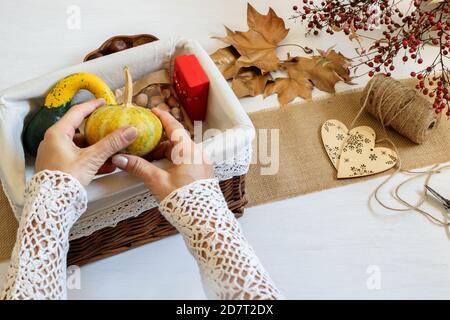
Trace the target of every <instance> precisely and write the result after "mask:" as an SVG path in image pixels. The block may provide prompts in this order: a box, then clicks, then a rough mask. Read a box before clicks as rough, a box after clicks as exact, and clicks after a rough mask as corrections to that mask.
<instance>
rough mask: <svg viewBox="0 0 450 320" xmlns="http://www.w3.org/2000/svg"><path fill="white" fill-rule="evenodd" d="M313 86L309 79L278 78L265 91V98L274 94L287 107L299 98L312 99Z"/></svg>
mask: <svg viewBox="0 0 450 320" xmlns="http://www.w3.org/2000/svg"><path fill="white" fill-rule="evenodd" d="M312 90H313V85H312V83H311V82H310V81H309V80H308V79H291V78H277V79H275V81H271V82H269V84H267V86H266V89H265V91H264V98H265V97H268V96H270V95H272V94H274V93H276V94H278V100H279V101H280V103H281V104H283V105H285V104H288V103H289V102H291V101H292V100H294V99H295V98H297V97H302V98H304V99H311V97H312Z"/></svg>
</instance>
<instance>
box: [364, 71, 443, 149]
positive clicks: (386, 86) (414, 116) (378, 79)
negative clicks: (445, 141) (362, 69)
mask: <svg viewBox="0 0 450 320" xmlns="http://www.w3.org/2000/svg"><path fill="white" fill-rule="evenodd" d="M361 105H362V106H363V107H364V106H365V109H366V110H367V111H368V112H369V113H371V114H372V115H373V116H375V117H376V118H377V119H378V120H379V121H380V122H381V124H382V125H383V127H391V128H393V129H394V130H395V131H397V132H398V133H400V134H401V135H402V136H405V137H407V138H408V139H410V140H411V141H413V142H415V143H418V144H420V143H423V142H425V141H426V140H427V139H428V138H429V136H430V134H431V133H432V131H433V130H434V129H435V128H436V127H437V125H438V123H439V116H438V115H437V114H436V112H435V111H434V109H433V106H432V104H431V102H430V101H428V100H427V99H425V98H424V97H423V96H422V95H420V94H419V93H418V92H417V91H416V90H415V89H412V88H410V87H407V86H405V85H403V84H402V83H401V82H399V81H397V80H394V79H392V78H391V77H387V76H385V75H382V74H379V75H376V76H375V77H373V78H372V80H370V81H369V83H368V84H367V86H366V88H365V89H364V91H363V94H362V96H361Z"/></svg>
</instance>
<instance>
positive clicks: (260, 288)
mask: <svg viewBox="0 0 450 320" xmlns="http://www.w3.org/2000/svg"><path fill="white" fill-rule="evenodd" d="M159 209H160V211H161V213H162V214H163V215H164V217H165V218H166V219H167V220H168V221H169V222H170V223H171V224H172V225H173V226H175V227H176V228H177V230H178V231H179V232H180V233H181V234H182V235H183V237H184V240H185V242H186V245H187V247H188V249H189V251H190V252H191V254H192V255H193V256H194V258H195V259H196V260H197V263H198V265H199V268H200V273H201V276H202V281H203V286H204V288H205V291H206V294H207V295H208V297H210V298H219V299H279V298H281V297H282V296H281V294H280V292H279V291H278V289H277V288H276V287H275V285H274V283H273V282H272V280H271V279H270V277H269V275H268V273H267V272H266V271H265V270H264V267H263V266H262V264H261V262H260V261H259V259H258V257H257V256H256V255H255V253H254V251H253V249H252V247H251V246H250V244H249V243H248V241H247V240H246V239H245V237H244V235H243V233H242V231H241V228H240V226H239V224H238V222H237V220H236V218H235V217H234V215H233V213H232V212H231V211H230V210H229V209H228V206H227V203H226V201H225V199H224V197H223V194H222V192H221V190H220V187H219V182H218V180H217V179H208V180H200V181H196V182H194V183H191V184H189V185H187V186H184V187H182V188H180V189H178V190H175V191H174V192H172V193H171V194H170V195H169V196H167V197H166V198H165V199H164V200H163V201H162V202H161V203H160V205H159Z"/></svg>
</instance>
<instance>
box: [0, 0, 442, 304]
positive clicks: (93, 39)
mask: <svg viewBox="0 0 450 320" xmlns="http://www.w3.org/2000/svg"><path fill="white" fill-rule="evenodd" d="M299 2H301V1H296V0H285V1H275V0H272V1H270V0H253V1H252V4H253V5H254V6H255V7H256V8H257V9H258V10H260V11H263V10H264V11H265V10H267V7H268V6H269V5H271V6H272V7H273V8H274V9H275V10H276V11H277V12H278V13H279V15H280V16H282V17H286V18H287V17H289V16H290V15H291V13H292V12H291V8H292V6H293V5H294V4H298V3H299ZM73 5H75V6H78V8H79V9H80V12H81V24H80V29H70V28H67V20H68V18H69V15H70V14H68V13H67V12H68V10H69V13H70V12H74V11H71V10H72V9H73V8H72V7H71V6H73ZM245 9H246V1H243V0H227V1H223V0H167V1H157V0H129V1H121V2H119V1H114V2H113V1H106V0H97V1H88V0H70V1H69V0H61V1H51V0H45V1H44V0H42V1H32V0H24V1H20V2H18V1H13V0H2V1H1V2H0V30H1V31H0V43H1V46H0V47H1V51H0V72H1V75H0V89H3V88H6V87H9V86H12V85H14V84H17V83H19V82H22V81H25V80H27V79H31V78H34V77H37V76H39V75H42V74H44V73H47V72H50V71H53V70H57V69H59V68H62V67H65V66H68V65H71V64H76V63H78V62H80V61H81V60H82V58H83V57H84V54H85V53H87V52H89V51H91V50H92V49H94V48H96V47H97V46H98V45H99V44H100V43H101V42H103V40H105V39H107V38H109V37H110V36H112V35H116V34H138V33H152V34H155V35H157V36H158V37H160V38H167V37H170V36H183V37H189V38H193V39H196V40H198V41H199V42H200V43H201V44H202V45H203V46H204V47H205V48H206V49H207V50H208V51H209V52H212V51H214V50H215V49H217V48H218V47H219V46H221V44H220V43H219V42H218V41H216V40H213V39H211V38H210V37H211V36H214V35H223V34H224V29H223V25H224V24H225V25H227V26H229V27H231V28H233V29H244V28H245ZM75 10H77V9H75ZM69 22H70V21H69ZM288 25H289V26H290V27H291V28H292V31H291V33H290V35H289V37H288V39H287V41H286V42H289V43H299V44H302V45H307V46H309V47H311V48H322V49H326V48H327V47H329V46H331V45H336V49H337V50H339V51H342V52H343V53H344V54H346V55H347V56H354V50H353V47H352V46H351V45H350V44H349V42H348V41H347V40H346V39H345V38H344V37H341V36H339V35H338V36H335V37H332V38H330V37H327V36H325V35H323V36H320V37H317V38H308V39H305V37H304V30H303V28H302V27H301V26H300V25H297V24H295V23H294V22H293V21H288ZM432 51H433V49H432V48H430V49H429V50H428V52H429V53H428V56H429V57H431V56H432ZM285 52H286V50H285ZM291 52H292V53H298V52H296V51H295V49H292V51H291ZM280 53H283V52H280ZM411 70H412V69H411V67H410V65H405V66H402V65H399V67H397V70H396V72H395V73H394V76H395V77H398V78H401V77H407V75H408V74H409V72H410V71H411ZM365 81H367V79H365V78H361V79H358V83H359V85H363V84H364V83H365ZM348 88H349V87H348V86H346V85H338V89H339V90H345V89H348ZM317 95H321V93H317ZM242 103H243V105H244V107H245V108H246V110H247V111H249V112H250V111H255V110H259V109H262V108H265V107H273V106H275V105H277V101H276V99H275V98H268V99H266V100H263V99H262V98H259V97H258V98H252V99H243V100H242ZM299 165H301V164H299ZM449 178H450V173H448V172H447V173H444V174H442V175H440V176H439V177H436V178H433V180H432V185H433V186H434V187H436V188H437V189H438V190H442V191H443V192H447V193H448V195H449V196H450V190H449V187H448V186H449V184H448V179H449ZM381 179H382V178H377V179H374V180H371V181H367V182H363V183H358V184H353V185H350V186H346V187H343V188H337V189H333V190H328V191H323V192H318V193H314V194H309V195H305V196H301V197H297V198H293V199H290V200H285V201H280V202H276V203H271V204H268V205H263V206H259V207H255V208H251V209H247V210H246V212H245V215H244V217H243V218H242V219H240V222H241V224H242V226H243V228H244V230H245V233H246V235H247V237H248V239H249V240H250V242H251V243H252V244H253V246H254V247H255V249H256V252H257V253H258V255H259V257H260V259H261V260H262V261H263V263H264V264H265V266H266V268H267V269H268V270H269V271H270V273H271V275H272V277H273V278H274V280H275V282H276V283H277V284H278V286H279V287H280V288H281V290H282V291H283V292H284V293H285V295H286V296H287V297H289V298H294V299H296V298H307V299H310V298H355V299H365V298H374V299H391V298H448V297H450V241H449V239H448V238H447V236H446V233H445V230H444V229H442V228H438V227H436V226H434V225H431V224H430V223H429V222H428V221H427V220H425V219H424V218H423V217H421V216H419V215H417V214H415V213H407V214H392V213H389V212H386V211H384V210H381V209H380V208H379V207H378V206H376V205H374V206H373V207H374V208H373V210H370V209H369V206H368V203H367V199H368V197H369V194H370V193H371V192H372V191H373V189H374V188H375V187H376V186H377V184H378V183H379V182H380V181H381ZM419 190H420V183H419V182H418V183H417V184H416V185H415V186H411V187H408V188H407V191H408V194H410V195H411V196H416V195H417V192H418V191H419ZM434 209H435V210H436V208H434ZM6 270H7V263H2V264H0V279H1V280H0V284H2V283H3V281H4V277H5V276H6ZM69 297H70V298H72V299H94V298H101V299H197V298H199V299H201V298H204V294H203V291H202V287H201V283H200V278H199V275H198V272H197V267H196V265H195V262H194V261H193V259H191V257H190V255H189V254H188V252H187V250H186V249H185V247H184V243H183V241H182V239H181V237H180V236H174V237H170V238H168V239H165V240H162V241H159V242H156V243H152V244H148V245H145V246H143V247H141V248H138V249H135V250H132V251H129V252H126V253H123V254H120V255H117V256H114V257H111V258H108V259H105V260H102V261H99V262H95V263H92V264H89V265H87V266H85V267H82V268H81V289H79V290H70V291H69Z"/></svg>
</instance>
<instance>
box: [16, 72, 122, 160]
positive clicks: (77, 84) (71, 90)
mask: <svg viewBox="0 0 450 320" xmlns="http://www.w3.org/2000/svg"><path fill="white" fill-rule="evenodd" d="M82 89H84V90H88V91H90V92H91V93H92V94H93V95H94V96H95V97H96V98H104V99H105V104H106V105H117V102H116V98H115V97H114V94H113V93H112V91H111V89H110V88H109V87H108V85H107V84H106V83H105V82H104V81H103V80H102V79H101V78H99V77H98V76H96V75H94V74H91V73H85V72H80V73H75V74H71V75H69V76H67V77H65V78H64V79H62V80H60V81H59V82H58V83H56V85H55V86H54V87H53V88H52V89H51V90H50V92H49V93H48V95H47V96H46V98H45V102H44V106H43V107H41V108H40V109H39V110H38V112H37V113H35V114H34V115H33V116H32V118H31V120H30V121H29V122H28V124H26V125H25V129H24V131H23V134H22V140H23V145H24V148H25V151H26V152H27V153H28V154H29V155H31V156H33V157H35V156H36V154H37V150H38V147H39V144H40V143H41V141H42V140H43V139H44V135H45V132H46V131H47V129H48V128H50V127H51V126H52V125H53V124H55V123H56V122H57V121H58V120H59V119H61V118H62V117H63V116H64V114H65V113H66V112H67V111H68V110H69V109H70V107H71V102H72V99H73V97H74V96H75V94H76V93H77V92H78V91H79V90H82Z"/></svg>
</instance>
